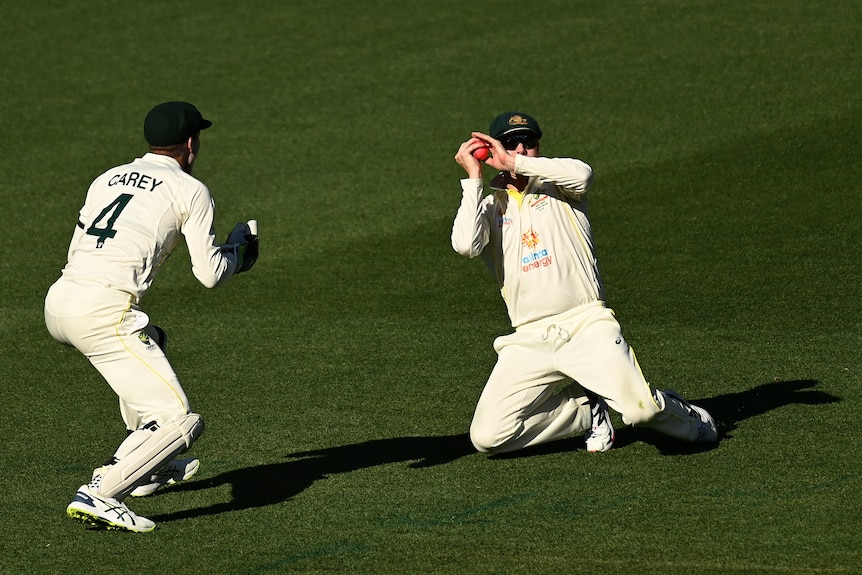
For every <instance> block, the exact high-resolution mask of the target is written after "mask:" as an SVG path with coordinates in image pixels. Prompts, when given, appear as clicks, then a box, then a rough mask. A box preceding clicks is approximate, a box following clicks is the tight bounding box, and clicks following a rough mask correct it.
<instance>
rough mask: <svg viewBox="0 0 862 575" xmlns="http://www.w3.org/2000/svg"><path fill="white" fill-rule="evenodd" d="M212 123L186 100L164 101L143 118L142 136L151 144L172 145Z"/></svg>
mask: <svg viewBox="0 0 862 575" xmlns="http://www.w3.org/2000/svg"><path fill="white" fill-rule="evenodd" d="M212 125H213V123H212V122H210V121H209V120H205V119H204V117H203V116H201V113H200V112H199V111H198V109H197V108H195V107H194V106H193V105H191V104H189V103H188V102H165V103H163V104H159V105H158V106H156V107H155V108H153V109H152V110H150V112H149V114H147V117H146V118H145V119H144V138H146V140H147V143H148V144H150V145H151V146H173V145H174V144H180V143H182V142H185V141H186V140H188V139H189V138H190V137H192V136H193V135H195V134H197V133H198V132H200V131H201V130H205V129H206V128H209V127H210V126H212Z"/></svg>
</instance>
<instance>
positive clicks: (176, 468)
mask: <svg viewBox="0 0 862 575" xmlns="http://www.w3.org/2000/svg"><path fill="white" fill-rule="evenodd" d="M200 466H201V462H200V461H199V460H197V459H194V458H189V459H173V460H171V461H169V462H168V463H167V464H166V465H165V466H164V467H162V468H161V469H159V470H158V471H156V472H155V473H153V475H152V476H150V481H149V483H144V484H143V485H139V486H137V487H135V489H134V491H132V493H131V495H132V497H146V496H147V495H152V494H153V493H155V491H156V490H157V489H159V488H161V487H164V486H166V485H173V484H174V483H177V482H179V481H185V480H186V479H188V478H189V477H191V476H192V475H194V474H195V473H197V472H198V468H199V467H200Z"/></svg>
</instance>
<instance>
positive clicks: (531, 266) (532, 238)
mask: <svg viewBox="0 0 862 575" xmlns="http://www.w3.org/2000/svg"><path fill="white" fill-rule="evenodd" d="M521 243H522V244H524V245H525V246H526V247H527V248H529V249H530V250H532V253H529V254H527V255H525V256H524V257H523V258H521V270H522V271H524V272H528V271H531V270H535V269H539V268H546V267H548V266H549V265H551V264H552V263H553V256H551V255H550V254H549V253H548V250H547V248H545V249H540V248H539V243H541V240H540V239H539V234H538V233H536V230H534V229H533V228H530V229H529V230H527V231H526V233H524V234H522V235H521Z"/></svg>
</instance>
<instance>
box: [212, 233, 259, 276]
mask: <svg viewBox="0 0 862 575" xmlns="http://www.w3.org/2000/svg"><path fill="white" fill-rule="evenodd" d="M255 227H256V226H255ZM221 248H222V251H231V250H232V251H233V253H234V254H235V255H236V271H234V274H239V273H242V272H247V271H248V270H250V269H251V268H252V267H253V266H254V264H255V262H256V261H257V256H258V253H259V250H260V242H259V241H258V239H257V235H256V234H253V233H252V230H251V228H250V227H249V225H248V223H239V224H237V225H235V226H234V228H233V230H231V232H230V234H229V235H228V237H227V243H225V244H222V246H221Z"/></svg>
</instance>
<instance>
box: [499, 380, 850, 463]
mask: <svg viewBox="0 0 862 575" xmlns="http://www.w3.org/2000/svg"><path fill="white" fill-rule="evenodd" d="M817 383H818V382H817V380H814V379H797V380H792V381H775V382H772V383H765V384H763V385H758V386H757V387H754V388H752V389H748V390H745V391H739V392H735V393H726V394H724V395H719V396H716V397H709V398H702V399H693V398H686V399H689V400H690V401H691V402H692V403H693V404H695V405H698V406H700V407H703V408H705V409H706V410H707V411H708V412H709V413H710V414H711V415H712V417H713V418H714V419H715V421H716V424H717V425H718V439H719V441H718V443H711V444H701V443H686V442H682V441H678V440H676V439H673V438H671V437H667V436H666V435H662V434H661V433H658V432H657V431H653V430H651V429H647V428H642V427H624V428H622V429H617V430H616V431H617V436H616V440H615V441H614V449H618V448H621V447H625V446H627V445H631V444H632V443H636V442H639V441H640V442H643V443H647V444H649V445H653V446H655V447H656V448H657V449H658V450H659V452H660V453H661V454H662V455H685V454H690V453H700V452H703V451H709V450H712V449H715V448H716V447H718V445H719V444H721V442H722V441H724V440H726V439H730V438H732V437H733V436H732V435H731V432H732V431H733V430H735V429H736V427H737V426H738V425H739V423H740V422H741V421H745V420H746V419H750V418H752V417H756V416H758V415H763V414H764V413H766V412H768V411H772V410H773V409H778V408H779V407H783V406H785V405H791V404H804V405H824V404H827V403H835V402H837V401H841V398H839V397H836V396H834V395H831V394H829V393H825V392H823V391H817V390H815V389H812V388H814V387H815V386H816V385H817ZM581 449H584V442H583V439H582V438H571V439H565V440H562V441H557V442H553V443H547V444H545V445H539V446H537V447H535V448H529V449H525V450H523V451H520V452H516V453H512V454H503V455H497V456H494V457H500V458H511V457H525V456H533V455H542V454H548V453H560V452H567V451H577V450H581Z"/></svg>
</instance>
